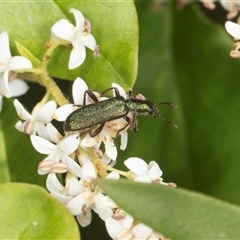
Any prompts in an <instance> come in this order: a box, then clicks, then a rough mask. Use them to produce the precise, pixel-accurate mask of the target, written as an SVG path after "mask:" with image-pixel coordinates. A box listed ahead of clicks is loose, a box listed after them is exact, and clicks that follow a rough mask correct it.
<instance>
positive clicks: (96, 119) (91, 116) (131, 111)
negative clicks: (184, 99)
mask: <svg viewBox="0 0 240 240" xmlns="http://www.w3.org/2000/svg"><path fill="white" fill-rule="evenodd" d="M109 90H114V91H115V97H112V98H109V99H106V100H103V101H99V100H98V99H97V97H96V96H95V95H94V93H93V92H91V91H90V90H86V91H85V93H84V98H83V106H82V107H80V108H79V109H77V110H75V111H73V112H72V113H71V114H70V115H69V116H68V117H67V119H66V121H65V124H64V130H65V131H66V132H71V131H80V130H85V129H86V131H88V133H89V135H90V136H91V137H95V136H97V135H98V134H99V133H100V132H101V131H102V129H103V127H104V125H105V123H106V122H109V121H112V120H115V119H120V118H124V119H125V120H126V121H127V123H126V125H125V126H124V127H123V128H121V129H119V130H118V131H117V134H116V137H115V138H117V136H118V135H119V133H120V132H121V131H122V130H124V129H125V128H127V127H128V126H129V125H130V127H131V129H132V131H133V132H137V131H138V124H137V115H152V116H154V117H160V118H162V119H163V120H164V121H166V122H168V123H169V124H171V125H172V126H173V127H175V128H177V125H175V124H173V123H171V122H169V121H168V120H166V119H165V118H163V117H162V116H161V115H160V114H159V110H158V108H157V105H156V104H154V103H153V102H151V101H149V100H146V99H145V98H144V97H143V96H142V95H137V97H133V95H132V92H131V91H129V93H128V98H127V99H125V98H124V97H123V96H121V95H120V93H119V91H118V89H117V88H115V87H112V88H109V89H107V90H105V91H104V92H103V93H106V92H107V91H109ZM103 93H102V94H103ZM87 95H88V96H89V97H90V98H91V99H92V100H93V103H92V104H88V105H86V98H87ZM161 104H168V105H170V106H171V107H173V108H176V106H175V105H174V104H171V103H168V102H163V103H159V104H158V105H161ZM93 127H97V128H96V130H95V131H94V132H91V128H93ZM86 131H85V132H86Z"/></svg>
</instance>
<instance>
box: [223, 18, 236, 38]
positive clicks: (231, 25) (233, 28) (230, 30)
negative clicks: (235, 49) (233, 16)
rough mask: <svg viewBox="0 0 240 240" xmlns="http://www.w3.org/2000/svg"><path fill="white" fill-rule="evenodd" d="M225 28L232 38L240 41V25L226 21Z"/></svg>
mask: <svg viewBox="0 0 240 240" xmlns="http://www.w3.org/2000/svg"><path fill="white" fill-rule="evenodd" d="M225 28H226V30H227V32H228V33H229V34H230V35H231V36H233V37H235V38H237V39H240V25H239V24H237V23H234V22H230V21H227V22H226V23H225Z"/></svg>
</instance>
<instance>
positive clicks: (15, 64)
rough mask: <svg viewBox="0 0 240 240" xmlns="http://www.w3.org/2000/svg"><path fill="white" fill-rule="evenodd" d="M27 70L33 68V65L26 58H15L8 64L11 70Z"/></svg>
mask: <svg viewBox="0 0 240 240" xmlns="http://www.w3.org/2000/svg"><path fill="white" fill-rule="evenodd" d="M25 68H32V63H31V62H30V61H29V60H28V59H27V58H25V57H22V56H15V57H12V58H11V59H10V61H9V62H8V69H9V70H18V69H25Z"/></svg>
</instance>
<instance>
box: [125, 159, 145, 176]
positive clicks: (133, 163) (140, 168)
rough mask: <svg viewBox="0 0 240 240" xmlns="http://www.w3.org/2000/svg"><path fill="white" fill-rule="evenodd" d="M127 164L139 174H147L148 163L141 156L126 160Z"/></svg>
mask: <svg viewBox="0 0 240 240" xmlns="http://www.w3.org/2000/svg"><path fill="white" fill-rule="evenodd" d="M124 164H125V166H126V167H127V168H128V169H129V170H131V171H132V172H134V173H135V174H137V175H142V174H146V173H147V171H148V165H147V163H146V162H144V161H143V160H142V159H141V158H137V157H132V158H128V159H127V160H125V161H124Z"/></svg>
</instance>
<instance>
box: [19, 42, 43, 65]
mask: <svg viewBox="0 0 240 240" xmlns="http://www.w3.org/2000/svg"><path fill="white" fill-rule="evenodd" d="M15 43H16V47H17V50H18V52H19V53H20V55H21V56H23V57H26V58H28V59H29V60H30V61H31V63H32V65H33V67H35V68H37V67H40V65H41V61H40V60H39V59H38V58H36V57H35V56H34V55H33V54H32V53H31V52H30V51H29V50H28V49H27V48H26V47H24V46H23V45H22V44H20V43H18V42H15Z"/></svg>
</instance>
